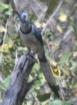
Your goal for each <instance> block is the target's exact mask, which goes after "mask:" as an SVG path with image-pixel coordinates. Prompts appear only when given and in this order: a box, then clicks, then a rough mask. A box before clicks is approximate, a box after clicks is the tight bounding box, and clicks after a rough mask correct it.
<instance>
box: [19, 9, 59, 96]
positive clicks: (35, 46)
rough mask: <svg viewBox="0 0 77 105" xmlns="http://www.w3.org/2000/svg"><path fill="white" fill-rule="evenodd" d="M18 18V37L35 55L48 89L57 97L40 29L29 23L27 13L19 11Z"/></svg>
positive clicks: (57, 89) (57, 90)
mask: <svg viewBox="0 0 77 105" xmlns="http://www.w3.org/2000/svg"><path fill="white" fill-rule="evenodd" d="M18 17H19V22H20V28H19V35H20V38H21V40H22V42H23V43H24V44H25V45H26V47H27V48H28V50H29V51H33V52H34V53H36V54H37V56H38V59H39V62H40V68H41V70H42V71H43V73H44V76H45V78H46V80H47V83H48V85H49V87H50V88H51V90H52V91H53V92H54V94H55V96H57V97H59V87H58V86H57V85H56V81H55V78H54V76H53V74H52V71H51V68H50V65H49V62H48V60H47V58H46V55H45V50H44V43H43V39H42V35H41V29H39V28H37V27H36V26H35V25H34V24H33V23H32V22H31V21H30V19H29V14H28V12H25V11H21V12H20V13H18Z"/></svg>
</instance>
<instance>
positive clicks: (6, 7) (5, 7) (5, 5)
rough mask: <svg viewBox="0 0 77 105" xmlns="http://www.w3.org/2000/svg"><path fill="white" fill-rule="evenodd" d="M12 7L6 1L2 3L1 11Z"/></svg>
mask: <svg viewBox="0 0 77 105" xmlns="http://www.w3.org/2000/svg"><path fill="white" fill-rule="evenodd" d="M8 9H10V6H9V5H7V4H4V3H0V12H3V11H4V10H8Z"/></svg>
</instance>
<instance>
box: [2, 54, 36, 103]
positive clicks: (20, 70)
mask: <svg viewBox="0 0 77 105" xmlns="http://www.w3.org/2000/svg"><path fill="white" fill-rule="evenodd" d="M34 62H35V59H34V57H33V55H31V54H30V55H29V54H27V55H26V56H25V55H23V56H21V57H20V58H19V62H18V63H17V64H16V65H15V67H14V71H13V73H12V76H11V83H10V86H9V88H8V90H7V92H6V94H5V97H4V100H3V102H2V104H1V105H21V104H22V102H23V100H24V98H25V95H26V93H27V92H28V91H29V89H30V88H31V86H32V85H33V83H34V81H35V80H33V81H31V82H29V83H28V81H27V80H28V77H29V74H30V72H31V70H32V67H33V65H34Z"/></svg>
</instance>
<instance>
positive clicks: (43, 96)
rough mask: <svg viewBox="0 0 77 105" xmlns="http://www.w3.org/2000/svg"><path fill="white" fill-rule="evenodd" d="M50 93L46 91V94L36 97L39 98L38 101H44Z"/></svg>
mask: <svg viewBox="0 0 77 105" xmlns="http://www.w3.org/2000/svg"><path fill="white" fill-rule="evenodd" d="M50 95H51V94H50V93H47V94H43V95H40V94H39V95H37V98H38V99H39V101H46V100H47V99H49V98H50Z"/></svg>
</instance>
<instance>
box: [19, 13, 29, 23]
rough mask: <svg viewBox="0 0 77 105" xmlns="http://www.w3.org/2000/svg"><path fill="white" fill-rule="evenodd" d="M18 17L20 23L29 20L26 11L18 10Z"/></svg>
mask: <svg viewBox="0 0 77 105" xmlns="http://www.w3.org/2000/svg"><path fill="white" fill-rule="evenodd" d="M19 19H20V21H21V22H22V23H27V22H28V21H29V16H28V13H27V12H24V11H22V12H20V13H19Z"/></svg>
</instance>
